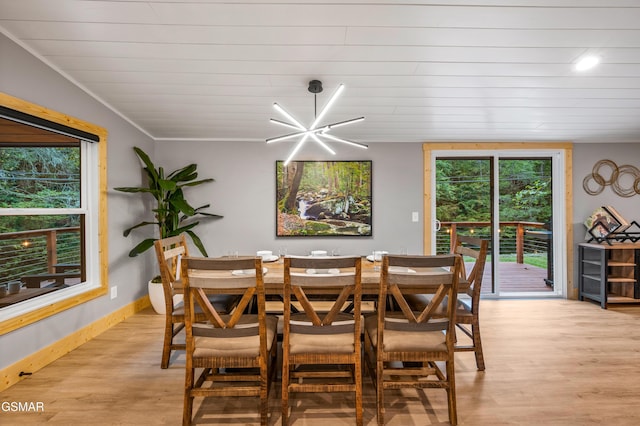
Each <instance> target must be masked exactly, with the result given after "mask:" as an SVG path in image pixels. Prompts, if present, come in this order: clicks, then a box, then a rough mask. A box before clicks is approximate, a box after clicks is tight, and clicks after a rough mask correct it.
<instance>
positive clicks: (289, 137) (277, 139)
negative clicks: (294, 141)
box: [267, 130, 307, 143]
mask: <svg viewBox="0 0 640 426" xmlns="http://www.w3.org/2000/svg"><path fill="white" fill-rule="evenodd" d="M306 133H307V130H305V131H303V132H296V133H289V134H288V135H284V136H278V137H275V138H269V139H267V143H274V142H280V141H284V140H287V139H291V138H295V137H296V136H300V135H304V134H306Z"/></svg>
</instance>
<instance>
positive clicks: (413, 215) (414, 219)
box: [411, 212, 419, 222]
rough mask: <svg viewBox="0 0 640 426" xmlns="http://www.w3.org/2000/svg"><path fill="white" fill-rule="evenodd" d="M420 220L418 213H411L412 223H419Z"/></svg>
mask: <svg viewBox="0 0 640 426" xmlns="http://www.w3.org/2000/svg"><path fill="white" fill-rule="evenodd" d="M418 220H419V218H418V212H412V213H411V221H412V222H417V221H418Z"/></svg>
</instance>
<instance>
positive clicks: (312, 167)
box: [276, 161, 373, 237]
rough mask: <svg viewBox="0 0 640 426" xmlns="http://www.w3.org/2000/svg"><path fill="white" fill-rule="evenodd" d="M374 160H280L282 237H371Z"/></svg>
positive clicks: (278, 199) (278, 226)
mask: <svg viewBox="0 0 640 426" xmlns="http://www.w3.org/2000/svg"><path fill="white" fill-rule="evenodd" d="M371 166H372V163H371V161H292V162H290V163H289V164H287V165H286V166H285V165H284V161H276V210H277V211H276V236H278V237H303V236H304V237H311V236H312V237H336V236H347V237H369V236H371V235H373V234H372V229H371V224H372V221H371V213H372V196H371Z"/></svg>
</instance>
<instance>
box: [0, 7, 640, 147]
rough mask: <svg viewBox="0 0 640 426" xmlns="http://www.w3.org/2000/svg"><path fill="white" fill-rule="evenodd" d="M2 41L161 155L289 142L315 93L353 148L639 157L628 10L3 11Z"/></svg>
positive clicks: (635, 58) (637, 69)
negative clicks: (594, 152)
mask: <svg viewBox="0 0 640 426" xmlns="http://www.w3.org/2000/svg"><path fill="white" fill-rule="evenodd" d="M0 31H1V32H2V33H4V34H5V35H7V36H8V37H10V38H11V39H13V40H15V41H16V42H18V43H19V44H20V45H22V46H23V47H25V48H27V49H28V50H29V51H31V52H32V53H34V54H36V55H37V56H39V57H40V58H42V59H43V60H44V61H46V62H47V63H48V64H49V65H51V66H52V67H54V68H55V69H57V70H58V71H59V72H61V73H62V74H64V75H65V76H67V77H68V78H69V79H71V80H72V81H74V82H75V83H76V84H78V85H79V86H81V87H82V88H84V89H85V90H86V91H88V92H89V93H91V94H92V95H94V96H95V97H96V98H98V99H100V100H101V101H102V102H104V103H105V104H107V105H109V106H110V107H111V108H112V109H114V110H115V111H117V112H119V113H120V114H121V115H122V116H124V117H126V118H127V119H128V120H129V121H131V122H132V123H134V124H135V125H136V126H138V127H139V128H140V129H142V130H143V131H145V132H146V133H148V134H149V135H150V136H152V137H153V138H156V139H159V140H163V139H179V140H183V139H206V140H214V141H215V140H247V141H259V140H265V139H266V138H270V137H274V136H279V135H282V134H285V133H289V132H290V131H288V130H286V129H284V128H282V127H279V126H276V125H274V124H271V123H269V119H270V118H277V119H282V118H283V117H281V116H279V115H278V113H277V112H276V111H275V110H274V109H273V108H272V104H273V103H274V102H278V103H279V104H280V105H282V106H283V107H284V108H285V109H286V110H288V111H289V112H291V113H292V114H293V115H294V116H296V118H298V119H299V120H300V121H301V122H302V123H304V124H310V123H311V121H312V120H313V117H314V96H313V95H312V94H311V93H309V92H308V91H307V85H308V82H309V81H310V80H312V79H318V80H321V81H322V82H323V83H324V89H325V90H324V91H323V92H322V93H321V94H319V95H318V96H317V104H318V109H320V108H321V107H322V106H323V104H324V103H325V102H326V101H327V100H328V98H329V96H330V95H331V94H332V93H333V91H334V90H335V89H336V87H337V86H338V84H339V83H344V84H345V86H346V90H345V91H344V93H343V95H342V96H341V98H340V99H339V100H338V101H337V103H336V104H335V106H334V108H333V109H332V111H331V114H329V115H328V116H327V117H326V120H325V121H326V122H332V121H341V120H346V119H350V118H355V117H358V116H362V115H364V116H365V117H366V120H365V121H364V122H361V123H358V124H353V125H351V126H345V127H342V128H340V129H339V130H338V129H336V130H335V131H334V134H335V135H336V136H340V137H344V138H349V139H352V140H355V141H359V142H364V143H368V142H378V141H384V142H424V141H436V140H437V141H445V140H446V141H472V140H484V141H505V140H506V141H516V140H517V141H522V140H526V141H538V140H539V141H546V140H553V141H574V142H640V0H538V1H534V0H529V1H527V0H489V1H479V0H450V1H442V0H440V1H439V2H425V1H415V0H403V1H402V2H401V3H400V2H393V1H390V0H388V1H382V0H380V1H376V0H369V1H364V0H350V1H348V2H341V1H308V0H297V1H294V0H278V1H266V0H263V1H260V0H254V1H237V2H234V1H204V0H202V1H199V0H190V1H188V0H172V1H169V0H156V1H135V0H112V1H99V0H56V1H51V0H20V1H17V0H0ZM587 53H592V54H597V55H600V56H601V58H602V63H601V64H600V65H599V66H598V67H597V68H595V69H592V70H590V71H587V72H584V73H578V72H576V71H574V69H573V64H574V63H575V61H576V60H577V59H578V58H580V57H581V56H583V55H585V54H587ZM0 60H1V58H0Z"/></svg>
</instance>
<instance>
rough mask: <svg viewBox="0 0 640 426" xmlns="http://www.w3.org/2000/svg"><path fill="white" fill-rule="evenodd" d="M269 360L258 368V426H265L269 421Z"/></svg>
mask: <svg viewBox="0 0 640 426" xmlns="http://www.w3.org/2000/svg"><path fill="white" fill-rule="evenodd" d="M268 363H269V360H268V359H266V360H265V362H264V365H262V366H261V367H260V425H262V426H267V422H268V420H269V368H268Z"/></svg>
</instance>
